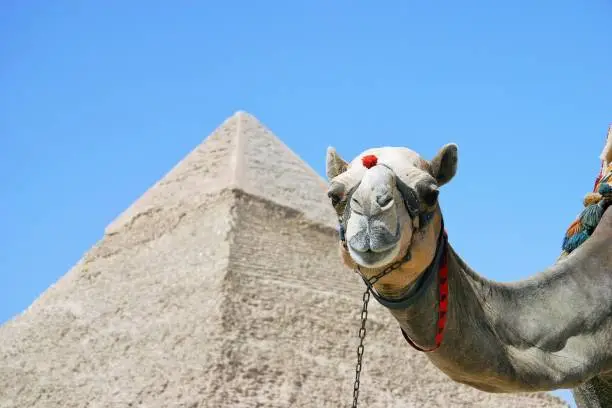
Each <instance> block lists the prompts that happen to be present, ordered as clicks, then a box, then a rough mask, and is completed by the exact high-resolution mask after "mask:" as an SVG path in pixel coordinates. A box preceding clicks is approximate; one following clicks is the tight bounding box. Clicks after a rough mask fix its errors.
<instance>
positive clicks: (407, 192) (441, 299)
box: [339, 155, 448, 352]
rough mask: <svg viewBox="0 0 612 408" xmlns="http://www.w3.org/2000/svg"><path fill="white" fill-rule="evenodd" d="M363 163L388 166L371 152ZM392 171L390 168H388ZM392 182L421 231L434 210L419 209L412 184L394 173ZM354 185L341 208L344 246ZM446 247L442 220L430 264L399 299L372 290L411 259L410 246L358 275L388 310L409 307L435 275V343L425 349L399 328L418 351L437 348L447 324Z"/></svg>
mask: <svg viewBox="0 0 612 408" xmlns="http://www.w3.org/2000/svg"><path fill="white" fill-rule="evenodd" d="M362 163H363V165H364V167H366V168H368V169H369V168H372V167H374V166H376V165H379V166H385V167H387V168H389V169H391V168H390V167H389V166H387V165H385V164H380V163H378V159H377V157H376V156H374V155H368V156H364V157H363V158H362ZM391 171H393V170H392V169H391ZM395 182H396V186H397V188H398V190H399V192H400V194H401V196H402V200H403V202H404V206H405V207H406V210H407V212H408V214H409V216H410V218H411V219H412V220H413V222H414V221H415V220H416V219H418V220H419V225H418V228H419V229H420V230H423V229H424V228H425V227H426V226H427V225H428V224H429V222H431V220H432V218H433V215H434V212H433V211H432V212H423V211H422V210H421V206H420V202H419V196H418V194H417V193H416V191H415V190H414V189H413V188H412V187H410V186H408V185H407V184H406V183H404V182H403V181H402V180H400V178H399V177H397V176H396V177H395ZM357 187H359V184H358V185H357V186H355V187H354V188H353V189H352V190H351V192H350V193H349V194H348V195H347V197H346V198H345V199H346V206H345V209H344V213H343V215H342V217H341V218H340V220H339V233H340V240H341V241H342V245H343V246H344V247H345V248H347V243H346V236H345V232H346V223H347V222H348V218H349V217H350V213H351V211H350V199H351V196H352V194H353V193H354V192H355V190H356V189H357ZM447 247H448V238H447V234H446V231H445V230H444V221H443V220H442V225H441V229H440V234H439V236H438V241H437V245H436V252H435V254H434V257H433V260H432V262H431V263H430V264H429V266H428V267H427V268H426V269H425V270H424V271H423V273H422V274H421V275H420V277H419V278H418V279H417V281H416V283H415V284H414V286H413V289H411V290H410V291H409V293H408V294H407V295H406V296H404V297H402V298H399V299H390V298H387V297H384V296H382V295H380V294H378V293H377V292H376V290H375V289H374V284H375V283H376V282H377V281H378V280H379V279H381V278H382V277H383V276H385V275H388V274H389V273H391V272H393V271H394V270H396V269H397V268H399V267H400V266H401V265H403V264H404V263H406V262H408V261H410V259H411V257H412V256H411V252H410V248H408V249H407V250H406V254H405V255H404V256H403V257H402V259H401V260H400V261H398V262H396V263H394V264H392V265H390V266H389V267H387V268H385V269H384V270H383V271H382V272H381V273H379V274H378V275H376V276H374V277H372V278H369V279H366V278H365V277H364V276H363V275H361V276H362V279H363V281H364V283H365V284H366V286H367V288H368V290H369V291H370V293H371V294H372V296H374V298H375V299H376V300H377V301H378V302H379V303H380V304H381V305H383V306H384V307H386V308H389V309H406V308H408V307H410V306H412V305H413V304H414V303H415V302H416V301H417V300H418V299H419V298H420V297H421V296H422V295H423V293H425V292H426V291H427V288H429V287H430V285H432V284H433V282H434V280H436V279H435V278H436V277H437V283H438V321H437V323H436V325H437V330H436V336H435V346H434V347H432V348H430V349H425V348H422V347H420V346H418V345H417V344H416V343H415V342H414V341H412V340H411V339H410V337H408V335H407V334H406V332H404V330H403V329H402V334H403V336H404V338H405V339H406V341H407V342H408V344H410V345H411V346H412V347H414V348H415V349H417V350H418V351H422V352H431V351H434V350H437V349H438V348H439V347H440V345H441V344H442V339H443V337H444V328H445V325H446V314H447V310H448V256H447V252H448V248H447Z"/></svg>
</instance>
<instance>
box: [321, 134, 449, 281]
mask: <svg viewBox="0 0 612 408" xmlns="http://www.w3.org/2000/svg"><path fill="white" fill-rule="evenodd" d="M457 157H458V153H457V146H456V145H455V144H447V145H445V146H443V147H442V148H441V149H440V151H439V152H438V154H437V155H436V156H435V157H434V158H433V159H432V160H425V159H423V158H422V157H421V156H420V155H418V154H417V153H416V152H414V151H412V150H410V149H407V148H403V147H381V148H374V149H369V150H366V151H364V152H362V153H361V154H360V155H359V156H357V157H356V158H355V159H354V160H353V161H352V162H350V163H347V162H345V161H344V160H343V159H342V158H341V157H340V156H339V155H338V153H336V151H335V149H334V148H333V147H330V148H328V150H327V161H326V163H327V177H328V179H329V189H328V197H329V198H330V200H331V204H332V205H333V207H334V209H335V211H336V213H337V215H338V218H339V220H340V230H341V232H340V234H341V238H343V245H341V252H342V257H343V260H344V263H345V264H347V266H349V267H352V268H355V267H357V266H359V267H360V269H363V268H365V269H369V270H378V269H380V268H384V267H387V266H389V265H391V264H393V263H395V262H398V261H401V260H403V259H406V254H407V253H409V251H410V253H411V262H412V263H414V262H416V263H419V262H420V263H423V265H415V267H416V268H421V266H422V269H424V268H425V267H426V266H427V265H428V263H429V262H430V261H431V258H432V257H433V254H434V253H435V249H436V243H437V237H438V232H439V229H440V220H441V214H440V210H439V207H438V193H439V188H440V187H441V186H442V185H444V184H446V183H448V182H449V181H450V180H451V179H452V178H453V176H454V175H455V173H456V170H457ZM419 260H420V261H419ZM422 269H421V270H422Z"/></svg>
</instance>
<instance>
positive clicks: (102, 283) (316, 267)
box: [0, 115, 565, 408]
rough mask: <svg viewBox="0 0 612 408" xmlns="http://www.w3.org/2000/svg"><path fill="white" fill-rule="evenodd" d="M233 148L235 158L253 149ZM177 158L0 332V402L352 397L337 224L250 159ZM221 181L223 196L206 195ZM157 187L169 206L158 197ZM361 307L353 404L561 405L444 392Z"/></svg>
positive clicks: (258, 402) (349, 306)
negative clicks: (222, 166) (258, 173)
mask: <svg viewBox="0 0 612 408" xmlns="http://www.w3.org/2000/svg"><path fill="white" fill-rule="evenodd" d="M239 116H242V115H239ZM234 118H235V117H234ZM231 120H232V119H230V121H231ZM245 120H249V121H251V120H252V119H251V118H249V117H247V118H246V119H245ZM226 124H227V122H226ZM230 133H231V132H230ZM237 133H238V134H242V133H241V132H237ZM249 137H250V136H249ZM226 139H229V140H233V139H232V138H226ZM219 140H225V139H224V138H223V137H221V138H219ZM243 142H247V143H245V144H244V145H243V147H241V148H240V149H238V150H237V151H238V152H245V151H247V150H248V149H251V147H249V146H250V145H249V142H248V139H247V138H245V140H243ZM205 144H206V142H205ZM205 144H204V145H205ZM223 145H224V143H221V146H223ZM208 146H210V145H208ZM227 146H229V144H228V145H226V149H227V151H225V152H223V154H224V155H225V157H232V156H231V154H236V151H234V150H232V149H230V148H229V147H227ZM258 146H260V145H258ZM239 147H240V146H239ZM207 148H208V147H207ZM253 151H255V149H254V148H253ZM192 154H193V153H192ZM242 154H243V153H239V155H238V156H236V158H238V159H240V158H241V157H242V156H241V155H242ZM190 157H191V156H190ZM190 157H188V158H187V159H188V160H186V161H183V162H182V163H181V164H179V165H178V166H177V167H175V169H174V170H173V172H174V175H173V176H172V178H170V179H169V180H173V181H171V182H166V181H164V180H162V182H160V183H158V185H159V190H158V191H150V192H148V193H146V194H145V196H143V198H141V199H140V200H138V201H137V202H136V203H135V205H134V206H133V207H132V208H131V209H130V210H128V213H129V212H130V211H132V215H127V216H126V218H125V219H124V222H119V223H116V225H115V227H114V228H111V231H109V233H107V234H106V235H105V236H104V238H103V239H102V240H101V241H100V242H99V243H98V244H96V245H95V246H94V248H92V249H91V250H90V251H89V252H88V253H87V254H86V255H85V256H84V258H83V259H82V260H81V261H80V262H79V263H78V264H77V265H76V266H75V267H74V268H73V269H72V270H71V271H70V272H69V273H68V274H67V275H66V276H64V277H63V278H62V279H60V280H59V281H58V282H57V284H55V285H54V286H53V287H51V288H50V289H49V290H47V291H46V292H45V293H44V294H43V295H42V296H41V297H40V298H39V299H38V300H37V301H36V302H35V303H34V304H33V305H32V306H30V308H28V310H26V311H25V312H24V313H23V314H22V315H20V316H18V317H16V318H15V319H13V320H12V321H10V322H8V323H7V324H5V325H3V326H2V327H0V407H5V406H6V407H17V408H21V407H34V408H42V407H44V408H60V407H62V408H64V407H67V408H72V407H75V408H76V407H83V406H90V407H138V406H141V407H154V408H156V407H160V408H161V407H190V408H208V407H210V408H213V407H214V408H226V407H227V408H229V407H238V408H241V407H245V408H246V407H254V406H264V407H298V408H299V407H317V408H319V407H338V406H346V405H348V404H349V402H350V398H351V394H352V378H353V375H354V374H353V370H354V363H355V361H354V359H355V348H356V344H357V343H356V340H357V339H356V333H357V330H358V316H359V311H360V306H361V305H360V299H361V295H362V284H361V283H360V282H359V279H358V278H357V277H356V276H355V275H354V274H352V272H350V271H347V270H346V269H344V268H343V267H342V265H341V264H340V261H339V257H338V254H337V250H336V248H337V236H336V233H335V231H334V229H333V228H332V227H330V226H328V225H326V224H325V222H320V221H316V220H313V217H314V214H316V213H314V212H311V213H306V212H304V211H300V210H299V209H296V208H295V207H301V209H303V207H304V206H302V205H301V204H300V203H299V202H298V203H297V204H298V205H296V203H295V202H291V201H286V202H285V205H281V203H279V201H282V200H281V198H279V197H276V196H274V192H273V191H272V192H271V191H270V190H260V191H259V192H260V194H255V193H253V192H252V189H253V188H254V186H255V187H256V186H257V183H258V181H257V179H254V178H250V177H252V176H249V174H250V173H252V172H253V171H255V170H253V169H255V168H257V167H256V166H258V165H259V163H258V162H255V161H253V162H249V160H250V159H249V160H246V159H244V157H242V159H240V160H237V161H234V162H233V163H234V164H236V163H242V165H243V167H242V170H241V171H242V173H235V172H234V173H230V175H231V177H227V174H226V173H224V172H214V171H211V170H208V171H206V172H205V171H204V170H203V167H198V166H197V165H196V164H194V163H197V160H193V161H190V160H189V159H190ZM234 169H235V167H234ZM294 171H296V172H298V171H299V170H298V166H296V168H295V169H294ZM173 172H171V173H170V174H173ZM236 174H242V175H243V176H244V179H242V180H240V179H238V178H236ZM306 174H308V173H306ZM183 176H184V177H183ZM207 177H208V178H209V179H208V180H198V179H199V178H201V179H206V178H207ZM232 177H233V178H232ZM247 177H249V178H247ZM302 177H307V175H302ZM210 179H213V181H211V180H210ZM221 179H223V183H225V182H226V181H229V182H230V184H229V185H230V186H235V187H229V188H228V187H224V188H220V189H219V188H218V187H216V185H215V183H219V184H220V185H226V184H223V183H221V182H219V180H221ZM313 179H316V178H313ZM232 180H233V181H232ZM245 180H246V181H245ZM249 180H250V181H249ZM266 182H269V181H266ZM286 182H288V181H286ZM206 183H208V184H206ZM313 183H314V182H313ZM168 186H172V188H173V189H174V191H182V192H181V194H182V195H181V196H180V198H181V199H179V200H174V201H173V197H172V196H170V195H165V196H164V194H166V193H163V190H164V189H165V188H166V187H168ZM206 186H208V187H210V188H209V189H208V190H206V188H205V187H206ZM236 186H240V187H236ZM281 186H282V183H281ZM190 189H194V190H195V191H191V192H189V191H187V190H190ZM261 191H263V192H265V194H261ZM162 198H163V199H162ZM155 200H157V201H155ZM165 200H166V201H165ZM311 200H314V199H312V198H311ZM152 201H153V202H155V205H150V204H147V203H151V202H152ZM325 204H326V199H325V198H322V199H321V203H320V206H321V208H324V205H325ZM371 311H372V312H371V313H370V319H369V322H368V324H369V326H368V337H367V345H366V356H365V365H364V372H363V375H362V379H363V380H362V384H363V385H362V395H361V405H362V406H364V407H374V408H378V407H380V408H382V407H423V406H427V407H491V406H497V407H499V408H504V407H515V406H521V407H534V408H535V407H538V408H539V407H557V406H565V405H564V404H562V403H561V402H560V401H559V400H558V399H556V398H553V397H550V396H548V395H546V394H535V395H496V394H487V393H482V392H479V391H476V390H474V389H471V388H468V387H466V386H462V385H459V384H457V383H454V382H452V381H450V380H448V379H447V378H446V377H445V376H444V375H443V374H441V373H440V371H439V370H437V369H436V368H434V367H433V365H431V364H430V363H429V362H428V360H427V359H426V358H425V357H424V356H423V355H421V354H418V353H416V352H414V351H413V350H412V349H410V348H409V347H408V346H407V345H406V344H405V342H404V341H403V339H402V337H401V335H399V329H397V323H395V321H393V320H392V317H391V316H390V315H389V313H388V312H386V311H385V310H383V309H382V307H380V306H379V305H377V304H373V305H372V306H371Z"/></svg>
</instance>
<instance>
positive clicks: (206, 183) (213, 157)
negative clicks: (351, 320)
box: [106, 110, 336, 234]
mask: <svg viewBox="0 0 612 408" xmlns="http://www.w3.org/2000/svg"><path fill="white" fill-rule="evenodd" d="M326 188H327V186H326V183H325V181H324V180H323V178H322V177H321V176H319V175H318V174H317V173H316V172H315V171H314V170H313V169H312V168H311V167H310V166H309V165H308V164H307V163H305V162H304V161H303V160H302V159H301V158H300V157H299V156H297V155H296V154H295V153H294V152H293V151H291V149H289V147H287V146H286V145H285V144H284V143H283V142H282V141H281V140H280V139H278V138H277V137H276V136H275V135H274V134H273V133H272V132H271V131H270V130H269V129H268V128H267V127H266V126H264V125H263V124H262V123H261V122H260V121H259V120H258V119H257V118H255V116H253V115H251V114H250V113H248V112H246V111H244V110H238V111H236V112H235V113H234V114H233V115H232V116H230V117H228V118H227V119H226V120H225V121H224V122H223V123H222V124H221V125H220V126H218V127H217V128H216V129H215V130H214V131H213V132H212V134H210V136H208V137H207V138H206V139H205V140H204V141H203V142H202V143H201V144H200V145H199V146H197V147H196V148H195V149H194V150H193V151H191V153H189V154H188V155H187V157H185V158H184V159H183V160H182V161H180V162H179V163H178V164H177V165H176V166H175V167H174V168H173V169H172V170H170V172H169V173H168V174H166V175H165V176H164V177H163V178H162V179H161V180H159V181H158V182H157V183H155V185H153V186H152V187H151V188H150V189H149V190H148V191H147V192H145V194H143V196H142V197H141V198H140V199H138V200H137V201H136V202H135V203H134V204H133V205H132V206H130V207H129V208H128V209H127V210H126V211H125V212H124V213H122V214H121V215H120V216H119V217H118V218H117V219H116V220H114V221H113V222H112V223H111V224H110V225H109V226H108V227H107V229H106V233H107V234H110V233H113V232H118V231H119V230H120V229H121V228H123V226H125V225H126V224H129V223H130V222H131V220H133V219H134V218H135V217H138V216H139V215H140V214H143V213H146V212H150V211H159V210H170V209H172V210H179V211H181V212H185V211H189V210H190V209H193V208H198V207H199V206H201V205H202V203H203V202H204V201H205V200H208V199H209V197H210V196H213V195H218V194H221V193H222V191H224V190H228V189H229V190H231V189H236V190H241V191H243V192H245V193H248V194H250V195H254V196H258V197H260V198H263V199H266V200H268V201H272V202H276V203H277V204H280V205H283V206H286V207H290V208H292V209H295V210H298V211H301V212H303V213H304V214H305V215H306V216H307V217H308V218H310V219H312V220H313V221H315V222H319V223H323V224H325V225H328V226H330V227H333V226H335V222H336V221H335V216H334V213H333V210H332V208H331V206H330V205H329V203H328V202H327V196H326Z"/></svg>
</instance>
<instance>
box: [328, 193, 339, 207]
mask: <svg viewBox="0 0 612 408" xmlns="http://www.w3.org/2000/svg"><path fill="white" fill-rule="evenodd" d="M327 196H328V197H329V199H330V200H331V203H332V205H333V206H334V207H335V206H337V205H338V204H339V203H340V201H341V200H342V198H341V197H340V195H339V194H338V193H336V192H333V191H330V192H328V193H327Z"/></svg>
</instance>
